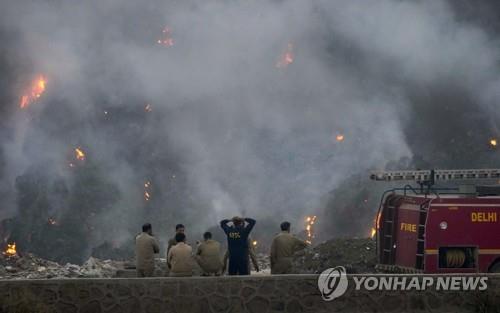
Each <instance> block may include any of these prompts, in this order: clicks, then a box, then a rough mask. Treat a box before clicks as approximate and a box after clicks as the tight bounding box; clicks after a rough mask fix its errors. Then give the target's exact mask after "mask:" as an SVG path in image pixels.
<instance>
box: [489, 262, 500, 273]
mask: <svg viewBox="0 0 500 313" xmlns="http://www.w3.org/2000/svg"><path fill="white" fill-rule="evenodd" d="M490 273H500V261H497V262H496V263H495V264H493V266H492V267H490Z"/></svg>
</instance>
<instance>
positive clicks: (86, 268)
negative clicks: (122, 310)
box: [0, 253, 123, 279]
mask: <svg viewBox="0 0 500 313" xmlns="http://www.w3.org/2000/svg"><path fill="white" fill-rule="evenodd" d="M122 268H123V262H116V261H111V260H100V259H97V258H93V257H90V258H89V259H88V260H87V261H86V262H85V263H83V264H82V265H76V264H71V263H66V264H65V265H61V264H59V263H57V262H52V261H48V260H44V259H42V258H39V257H37V256H35V255H34V254H31V253H27V254H23V255H15V256H9V257H0V279H61V278H109V277H115V276H116V272H117V271H118V270H119V269H122Z"/></svg>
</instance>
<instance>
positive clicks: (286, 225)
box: [280, 222, 290, 231]
mask: <svg viewBox="0 0 500 313" xmlns="http://www.w3.org/2000/svg"><path fill="white" fill-rule="evenodd" d="M280 227H281V230H282V231H287V230H290V223H289V222H283V223H281V225H280Z"/></svg>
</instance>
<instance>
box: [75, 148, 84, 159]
mask: <svg viewBox="0 0 500 313" xmlns="http://www.w3.org/2000/svg"><path fill="white" fill-rule="evenodd" d="M75 157H76V159H77V160H79V161H85V153H84V152H83V150H82V148H80V147H78V148H76V149H75Z"/></svg>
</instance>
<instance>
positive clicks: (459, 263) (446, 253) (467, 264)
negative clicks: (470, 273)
mask: <svg viewBox="0 0 500 313" xmlns="http://www.w3.org/2000/svg"><path fill="white" fill-rule="evenodd" d="M476 255H477V254H476V248H474V247H441V248H439V267H440V268H475V267H476Z"/></svg>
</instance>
